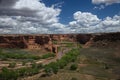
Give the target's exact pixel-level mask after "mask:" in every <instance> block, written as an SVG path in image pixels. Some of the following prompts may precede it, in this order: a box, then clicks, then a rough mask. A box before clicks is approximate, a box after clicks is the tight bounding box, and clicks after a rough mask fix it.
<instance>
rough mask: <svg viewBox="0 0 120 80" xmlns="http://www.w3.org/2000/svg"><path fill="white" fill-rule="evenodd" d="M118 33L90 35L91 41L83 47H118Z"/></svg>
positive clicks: (119, 37)
mask: <svg viewBox="0 0 120 80" xmlns="http://www.w3.org/2000/svg"><path fill="white" fill-rule="evenodd" d="M119 44H120V33H101V34H92V37H91V39H90V40H89V41H88V42H87V43H86V44H85V45H84V47H90V46H91V47H101V48H104V47H111V48H114V47H119V46H120V45H119Z"/></svg>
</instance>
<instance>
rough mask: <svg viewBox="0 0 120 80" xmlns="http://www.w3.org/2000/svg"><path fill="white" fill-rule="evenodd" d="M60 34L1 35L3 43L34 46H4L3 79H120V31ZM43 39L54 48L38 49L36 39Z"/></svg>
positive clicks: (0, 53)
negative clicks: (33, 35)
mask: <svg viewBox="0 0 120 80" xmlns="http://www.w3.org/2000/svg"><path fill="white" fill-rule="evenodd" d="M60 36H61V35H57V36H53V37H51V36H46V37H44V36H40V37H38V36H37V37H33V38H31V37H30V38H29V37H28V38H25V39H26V41H23V40H24V37H17V38H15V37H5V38H4V37H1V38H0V39H1V44H2V43H3V42H4V43H7V44H9V45H11V44H13V43H14V45H13V47H14V46H15V47H16V46H18V45H19V46H21V42H23V44H24V43H27V42H28V43H29V42H30V44H29V45H30V46H31V43H32V49H31V50H29V49H17V48H11V49H10V48H3V47H2V48H1V49H0V80H120V50H119V49H120V45H119V44H120V33H111V34H96V35H95V34H93V35H77V36H76V35H72V36H71V35H69V37H68V35H66V36H65V35H63V36H62V37H60ZM16 39H17V40H18V41H17V42H16ZM19 39H21V41H19ZM46 39H48V40H46ZM64 39H65V40H64ZM39 40H41V42H45V43H44V44H45V45H46V43H47V49H49V47H50V49H51V48H53V50H51V51H53V52H51V51H50V50H46V47H43V46H41V49H34V47H38V46H36V43H37V44H39V45H40V44H41V43H39V42H40V41H39ZM62 40H63V41H62ZM36 41H37V42H36ZM44 44H43V45H44ZM27 45H28V44H27ZM54 45H57V47H56V48H55V47H54ZM58 45H59V46H58ZM22 46H23V47H24V45H22ZM5 47H7V45H6V46H5ZM30 48H31V47H30ZM55 52H57V53H55Z"/></svg>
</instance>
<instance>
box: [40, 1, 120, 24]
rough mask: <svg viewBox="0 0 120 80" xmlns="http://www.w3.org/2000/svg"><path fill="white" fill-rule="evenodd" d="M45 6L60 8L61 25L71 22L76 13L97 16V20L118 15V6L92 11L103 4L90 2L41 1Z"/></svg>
mask: <svg viewBox="0 0 120 80" xmlns="http://www.w3.org/2000/svg"><path fill="white" fill-rule="evenodd" d="M42 2H43V3H45V4H46V6H51V5H53V4H59V3H60V4H59V5H61V6H62V7H60V8H61V10H62V11H61V14H60V16H59V17H60V22H61V23H63V24H68V23H69V22H70V21H72V20H73V14H74V13H75V12H76V11H82V12H91V13H93V14H95V15H97V16H98V17H99V18H101V19H104V18H105V17H107V16H110V17H113V16H114V15H116V14H119V15H120V4H118V3H115V4H111V5H108V6H105V8H104V9H94V8H95V6H97V7H100V5H104V4H99V5H97V4H93V3H92V0H43V1H42Z"/></svg>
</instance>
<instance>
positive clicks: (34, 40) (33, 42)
mask: <svg viewBox="0 0 120 80" xmlns="http://www.w3.org/2000/svg"><path fill="white" fill-rule="evenodd" d="M74 39H75V38H74V36H73V35H69V34H65V35H58V34H56V35H55V34H53V35H1V36H0V48H23V49H25V48H26V49H41V48H42V49H46V50H49V51H53V52H56V51H57V50H54V49H57V48H56V47H55V44H53V41H58V42H59V41H65V40H67V41H74Z"/></svg>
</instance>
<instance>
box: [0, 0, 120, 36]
mask: <svg viewBox="0 0 120 80" xmlns="http://www.w3.org/2000/svg"><path fill="white" fill-rule="evenodd" d="M102 32H104V33H105V32H106V33H108V32H120V0H0V34H54V33H55V34H64V33H102Z"/></svg>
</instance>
